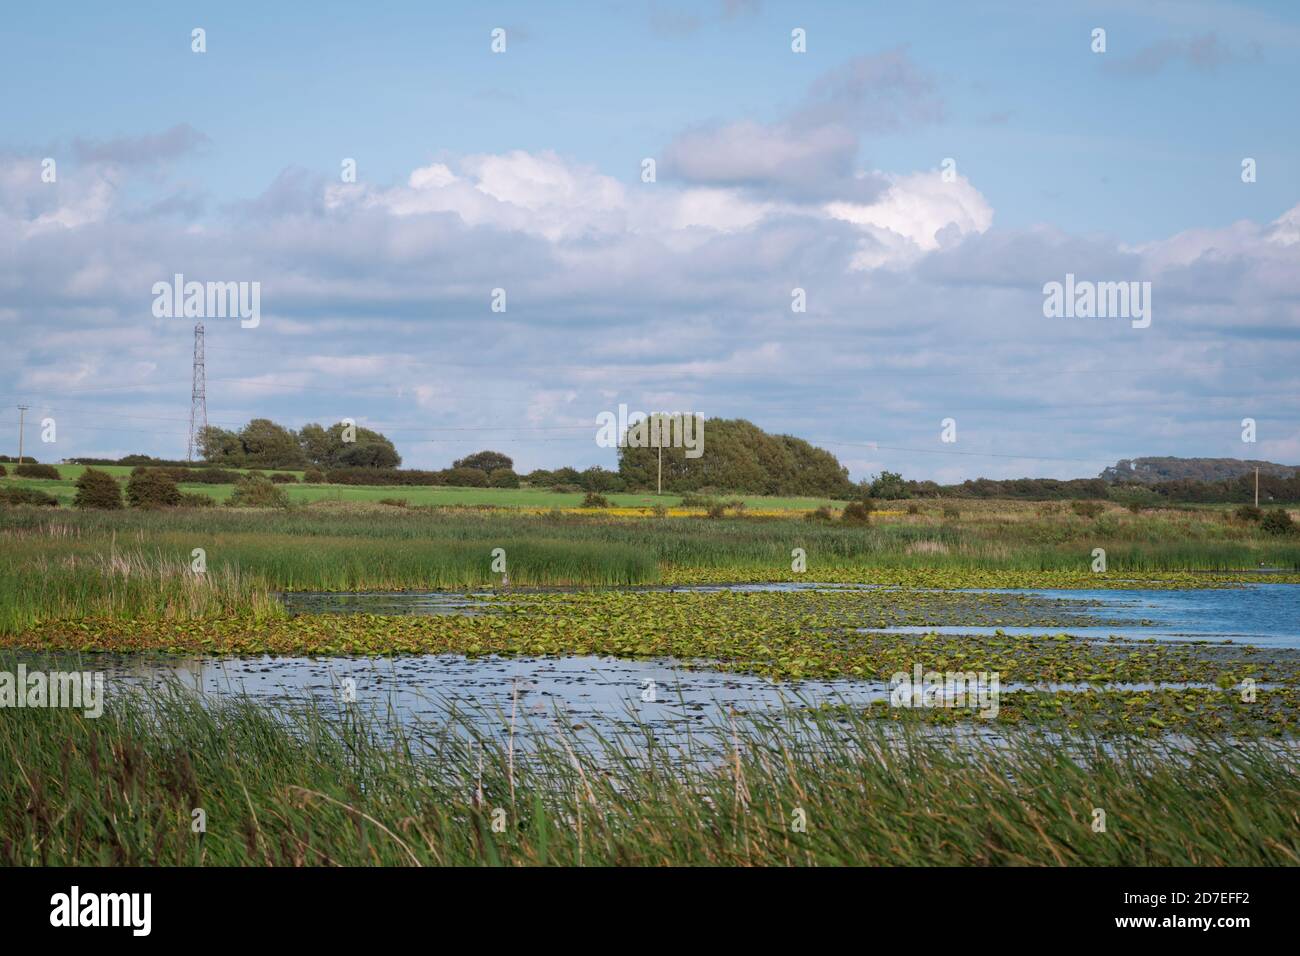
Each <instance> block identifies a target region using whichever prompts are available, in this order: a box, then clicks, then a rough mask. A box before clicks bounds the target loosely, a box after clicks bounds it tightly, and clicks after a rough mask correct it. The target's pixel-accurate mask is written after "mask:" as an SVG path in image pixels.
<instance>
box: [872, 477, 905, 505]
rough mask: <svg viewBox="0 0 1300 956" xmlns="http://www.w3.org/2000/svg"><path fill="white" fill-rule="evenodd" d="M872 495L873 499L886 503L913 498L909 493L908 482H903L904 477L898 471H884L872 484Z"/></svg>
mask: <svg viewBox="0 0 1300 956" xmlns="http://www.w3.org/2000/svg"><path fill="white" fill-rule="evenodd" d="M870 494H871V497H872V498H880V499H882V500H886V501H897V500H898V499H900V498H909V497H911V495H909V494H908V491H907V482H905V481H903V476H902V475H900V474H899V473H898V472H896V471H882V472H881V473H880V475H879V476H878V477H877V478H876V480H875V481H873V482H872V483H871V489H870Z"/></svg>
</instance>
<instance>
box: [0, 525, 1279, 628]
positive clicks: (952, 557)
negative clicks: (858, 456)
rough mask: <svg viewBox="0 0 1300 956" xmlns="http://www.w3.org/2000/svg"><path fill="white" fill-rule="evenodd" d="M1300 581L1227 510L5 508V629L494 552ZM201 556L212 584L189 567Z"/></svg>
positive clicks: (820, 569) (763, 573)
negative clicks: (1093, 569) (631, 513)
mask: <svg viewBox="0 0 1300 956" xmlns="http://www.w3.org/2000/svg"><path fill="white" fill-rule="evenodd" d="M1098 547H1100V548H1104V549H1105V550H1106V553H1107V563H1108V567H1109V570H1110V571H1111V572H1112V573H1114V574H1119V575H1122V574H1124V573H1128V572H1162V571H1163V572H1175V571H1193V570H1195V571H1236V570H1242V569H1251V568H1256V567H1258V566H1260V565H1267V566H1271V567H1280V568H1285V569H1289V570H1292V571H1295V570H1300V536H1295V535H1292V536H1287V537H1281V538H1279V537H1270V536H1268V535H1264V534H1262V533H1261V532H1260V531H1259V530H1258V528H1257V526H1255V525H1252V524H1250V523H1248V522H1242V521H1238V520H1236V519H1235V518H1233V517H1232V516H1231V514H1229V513H1226V512H1223V511H1216V510H1212V509H1201V510H1193V511H1185V512H1184V511H1179V512H1156V513H1153V514H1151V515H1146V514H1143V515H1130V514H1128V513H1127V512H1124V511H1108V512H1106V513H1104V514H1103V515H1101V516H1100V517H1099V518H1096V519H1085V518H1081V517H1079V516H1076V515H1073V514H1070V513H1068V512H1066V513H1065V514H1046V515H1039V514H1031V513H1030V512H1028V511H1027V510H1026V509H1025V508H1023V507H1009V509H1008V510H1007V511H1005V512H999V511H996V510H992V509H987V508H985V509H980V510H977V511H975V512H973V513H972V514H971V515H970V516H969V517H963V518H944V517H942V516H941V515H939V514H937V513H931V512H926V513H922V514H920V515H906V514H904V515H895V516H888V517H883V518H877V519H876V520H875V522H874V523H873V524H871V525H869V526H866V527H852V526H846V525H842V524H838V523H822V522H811V521H806V520H804V519H803V518H790V519H776V518H766V517H749V518H726V519H717V520H714V519H708V518H703V517H701V518H698V519H681V518H676V519H654V518H618V517H611V516H604V515H600V514H594V515H590V516H587V515H573V514H567V513H563V512H557V513H555V514H546V515H523V514H517V513H511V512H505V511H477V510H473V509H399V508H386V507H367V508H358V509H345V510H339V509H327V508H297V509H291V510H287V511H263V512H232V511H229V510H213V509H199V510H194V511H185V510H177V511H169V512H134V511H127V512H119V513H76V512H65V513H59V514H50V513H49V512H48V511H41V510H39V509H31V508H12V509H6V510H3V511H0V595H3V597H4V601H3V602H0V633H12V632H13V631H14V630H16V629H21V628H22V627H25V626H29V625H31V624H33V623H36V622H38V621H42V620H49V619H53V618H68V617H86V616H105V615H107V616H119V617H126V618H131V617H148V618H185V617H203V616H207V615H217V616H221V615H226V614H229V613H231V612H232V611H233V610H242V611H244V612H247V613H252V614H254V615H258V614H268V615H273V614H275V613H276V611H275V608H274V598H273V595H274V592H277V591H281V590H335V591H337V590H361V589H408V588H409V589H465V588H475V587H484V586H496V585H500V584H502V583H503V578H502V575H501V574H500V573H499V572H498V571H496V570H494V569H493V557H492V554H493V551H494V549H496V548H502V549H504V550H505V552H506V568H507V573H508V575H509V581H510V582H511V583H513V584H516V585H557V586H617V585H634V584H654V583H657V582H660V581H665V580H675V581H691V580H699V581H726V580H737V581H739V580H773V581H776V580H789V579H791V577H792V575H791V552H792V550H793V549H794V548H803V549H804V550H805V552H806V554H807V568H808V570H807V572H806V574H804V575H803V579H806V580H816V579H817V576H818V575H819V574H821V575H823V576H825V579H828V580H829V579H834V580H843V579H846V577H847V578H854V577H857V578H858V579H860V580H867V579H869V578H870V576H871V574H872V573H873V572H879V571H883V570H891V571H903V572H906V571H927V572H944V571H949V572H953V573H954V574H955V575H960V574H961V573H972V574H973V573H975V572H983V571H1006V572H1023V573H1025V574H1033V573H1037V572H1087V571H1088V568H1089V565H1090V562H1091V561H1092V551H1093V549H1094V548H1098ZM195 548H202V549H203V550H204V553H205V560H206V567H207V570H206V574H205V576H203V577H201V578H198V579H196V576H195V575H194V574H193V573H192V572H190V571H189V568H190V562H191V556H192V554H193V550H194V549H195Z"/></svg>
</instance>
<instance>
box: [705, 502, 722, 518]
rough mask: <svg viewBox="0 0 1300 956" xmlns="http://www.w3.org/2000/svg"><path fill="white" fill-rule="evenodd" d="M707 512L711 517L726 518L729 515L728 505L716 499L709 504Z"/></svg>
mask: <svg viewBox="0 0 1300 956" xmlns="http://www.w3.org/2000/svg"><path fill="white" fill-rule="evenodd" d="M706 513H707V514H708V516H709V517H710V518H725V517H726V516H727V506H726V505H724V504H723V503H722V502H720V501H715V502H714V503H713V504H711V505H709V509H708V511H707V512H706Z"/></svg>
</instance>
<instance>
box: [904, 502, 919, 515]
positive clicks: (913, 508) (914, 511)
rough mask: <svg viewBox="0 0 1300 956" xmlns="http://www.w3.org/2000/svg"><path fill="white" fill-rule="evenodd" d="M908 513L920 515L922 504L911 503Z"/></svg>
mask: <svg viewBox="0 0 1300 956" xmlns="http://www.w3.org/2000/svg"><path fill="white" fill-rule="evenodd" d="M907 513H908V514H910V515H919V514H920V513H921V506H920V505H918V504H910V505H908V506H907Z"/></svg>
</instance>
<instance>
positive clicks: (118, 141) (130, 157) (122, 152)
mask: <svg viewBox="0 0 1300 956" xmlns="http://www.w3.org/2000/svg"><path fill="white" fill-rule="evenodd" d="M210 143H211V140H209V139H208V137H207V136H206V135H205V134H204V133H201V132H199V131H198V130H197V129H195V128H194V127H193V126H191V125H190V124H189V123H178V124H177V125H175V126H173V127H172V128H171V129H168V130H164V131H163V132H161V133H151V134H148V135H145V136H119V137H116V138H115V139H109V140H91V139H74V140H73V141H72V150H73V153H74V155H75V156H76V157H77V160H78V161H79V162H82V163H111V164H114V165H119V166H146V165H153V164H156V163H162V162H166V161H168V160H172V159H177V158H180V157H182V156H185V155H187V154H189V153H194V152H197V151H199V150H200V149H202V148H204V147H206V146H208V145H210Z"/></svg>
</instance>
